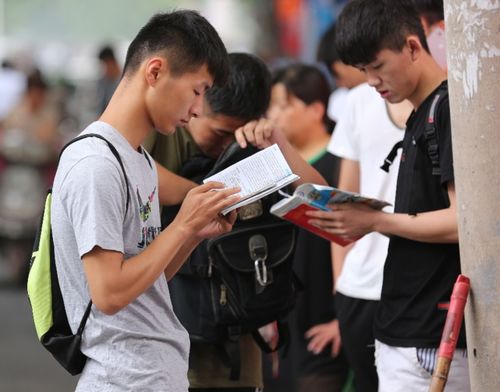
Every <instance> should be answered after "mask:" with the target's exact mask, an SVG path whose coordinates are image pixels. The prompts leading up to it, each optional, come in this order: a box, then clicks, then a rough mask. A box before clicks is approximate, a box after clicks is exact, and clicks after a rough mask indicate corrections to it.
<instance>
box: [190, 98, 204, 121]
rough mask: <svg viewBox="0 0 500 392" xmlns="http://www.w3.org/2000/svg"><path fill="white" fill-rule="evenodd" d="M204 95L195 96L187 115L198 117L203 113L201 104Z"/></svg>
mask: <svg viewBox="0 0 500 392" xmlns="http://www.w3.org/2000/svg"><path fill="white" fill-rule="evenodd" d="M204 97H205V93H202V94H200V95H197V96H196V98H195V100H194V102H193V105H192V106H191V109H190V110H189V115H190V116H191V117H200V116H201V114H202V113H203V102H204Z"/></svg>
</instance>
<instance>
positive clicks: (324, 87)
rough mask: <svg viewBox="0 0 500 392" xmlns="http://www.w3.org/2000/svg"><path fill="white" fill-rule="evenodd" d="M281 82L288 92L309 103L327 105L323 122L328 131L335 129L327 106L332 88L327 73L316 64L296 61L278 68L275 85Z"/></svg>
mask: <svg viewBox="0 0 500 392" xmlns="http://www.w3.org/2000/svg"><path fill="white" fill-rule="evenodd" d="M277 83H281V84H283V85H284V86H285V89H286V91H287V94H291V95H293V96H295V97H297V98H299V99H300V100H301V101H303V102H304V103H306V104H307V105H309V104H311V103H313V102H321V103H322V104H323V106H324V107H325V114H324V116H323V123H324V124H325V126H326V127H327V129H328V131H331V130H332V129H333V126H334V125H335V123H334V122H333V121H332V120H331V119H330V118H329V117H328V114H327V108H328V101H329V99H330V94H331V88H330V83H329V82H328V79H327V77H326V75H325V74H324V73H323V72H322V71H321V70H320V69H319V68H318V67H316V66H314V65H309V64H303V63H295V64H291V65H289V66H287V67H284V68H281V69H278V70H277V71H276V72H275V73H274V75H273V85H275V84H277Z"/></svg>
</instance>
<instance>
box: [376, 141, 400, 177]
mask: <svg viewBox="0 0 500 392" xmlns="http://www.w3.org/2000/svg"><path fill="white" fill-rule="evenodd" d="M402 147H403V141H402V140H401V141H399V142H397V143H396V144H395V145H394V146H393V147H392V149H391V151H390V152H389V154H388V155H387V157H386V158H385V159H384V163H383V165H382V166H380V168H381V169H382V170H383V171H385V172H386V173H389V167H390V166H391V165H392V163H393V162H394V159H395V158H396V155H398V150H399V149H400V148H402Z"/></svg>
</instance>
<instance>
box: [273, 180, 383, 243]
mask: <svg viewBox="0 0 500 392" xmlns="http://www.w3.org/2000/svg"><path fill="white" fill-rule="evenodd" d="M340 203H361V204H365V205H367V206H369V207H371V208H374V209H377V210H381V209H382V208H384V207H386V206H389V205H390V203H387V202H385V201H382V200H377V199H372V198H369V197H365V196H361V195H359V194H357V193H352V192H347V191H342V190H340V189H337V188H334V187H330V186H323V185H315V184H309V183H306V184H302V185H300V186H299V187H297V189H296V190H295V192H294V193H293V195H288V196H287V197H286V198H284V199H283V200H280V201H279V202H277V203H276V204H274V205H273V206H272V207H271V213H272V214H274V215H276V216H278V217H280V218H282V219H285V220H288V221H290V222H292V223H294V224H296V225H298V226H300V227H302V228H303V229H306V230H308V231H310V232H312V233H314V234H316V235H319V236H320V237H323V238H325V239H326V240H328V241H333V242H335V243H337V244H339V245H342V246H345V245H347V244H349V243H351V242H354V241H356V240H358V239H359V238H360V237H358V238H350V239H345V238H341V237H338V236H336V235H333V234H331V233H329V232H326V231H324V230H322V229H321V228H319V227H317V226H313V225H311V224H309V223H308V221H309V220H310V219H311V218H310V217H308V216H306V212H307V211H311V210H323V211H329V210H331V209H330V208H329V206H331V205H333V204H340Z"/></svg>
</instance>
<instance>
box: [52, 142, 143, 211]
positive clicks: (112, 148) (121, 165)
mask: <svg viewBox="0 0 500 392" xmlns="http://www.w3.org/2000/svg"><path fill="white" fill-rule="evenodd" d="M88 137H96V138H98V139H101V140H104V141H105V142H106V144H107V145H108V147H109V149H110V150H111V152H112V153H113V155H114V156H115V158H116V160H117V161H118V163H119V164H120V167H121V169H122V172H123V176H124V177H125V185H126V188H127V202H126V204H125V213H127V210H128V205H129V201H130V190H129V181H128V177H127V173H126V172H125V167H124V166H123V161H122V159H121V158H120V154H119V153H118V151H117V150H116V148H115V146H113V144H112V143H111V142H110V141H109V140H108V139H106V138H105V137H104V136H102V135H99V134H97V133H87V134H85V135H80V136H77V137H75V138H74V139H72V140H70V141H69V142H68V143H66V145H65V146H64V147H63V148H62V149H61V152H60V153H59V158H58V161H59V160H60V159H61V156H62V154H63V152H64V150H66V148H67V147H69V146H70V145H71V144H73V143H75V142H77V141H79V140H82V139H86V138H88ZM148 161H149V160H148Z"/></svg>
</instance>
